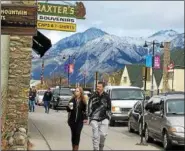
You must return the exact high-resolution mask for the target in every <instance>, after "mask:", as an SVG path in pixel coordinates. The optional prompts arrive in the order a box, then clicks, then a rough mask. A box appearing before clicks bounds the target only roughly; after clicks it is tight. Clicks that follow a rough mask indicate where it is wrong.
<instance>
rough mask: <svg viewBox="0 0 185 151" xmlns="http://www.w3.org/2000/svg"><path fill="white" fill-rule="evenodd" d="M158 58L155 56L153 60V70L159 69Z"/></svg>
mask: <svg viewBox="0 0 185 151" xmlns="http://www.w3.org/2000/svg"><path fill="white" fill-rule="evenodd" d="M160 67H161V66H160V56H159V55H156V56H155V58H154V68H155V69H160Z"/></svg>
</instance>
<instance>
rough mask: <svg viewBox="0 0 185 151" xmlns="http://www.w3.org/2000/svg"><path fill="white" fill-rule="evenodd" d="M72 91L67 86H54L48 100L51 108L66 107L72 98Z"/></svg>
mask: <svg viewBox="0 0 185 151" xmlns="http://www.w3.org/2000/svg"><path fill="white" fill-rule="evenodd" d="M72 95H73V93H72V91H71V90H70V89H69V88H56V89H55V90H53V98H52V100H51V102H50V107H51V108H52V109H58V108H62V107H66V106H67V105H68V103H69V100H70V99H71V98H72Z"/></svg>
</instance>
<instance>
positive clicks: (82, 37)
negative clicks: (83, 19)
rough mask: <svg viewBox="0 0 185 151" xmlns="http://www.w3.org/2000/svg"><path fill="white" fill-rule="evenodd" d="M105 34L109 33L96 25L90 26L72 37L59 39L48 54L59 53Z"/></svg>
mask: <svg viewBox="0 0 185 151" xmlns="http://www.w3.org/2000/svg"><path fill="white" fill-rule="evenodd" d="M105 34H107V33H106V32H104V31H102V30H100V29H97V28H94V27H93V28H89V29H88V30H86V31H85V32H83V33H76V34H74V35H72V36H70V37H66V38H64V39H62V40H60V41H58V42H57V43H56V44H55V45H54V46H53V47H52V48H51V49H50V50H49V51H48V52H47V53H46V54H57V53H58V52H60V51H62V50H64V49H67V48H75V47H78V46H82V45H83V44H85V43H87V42H88V41H91V40H93V39H96V38H98V37H101V36H103V35H105Z"/></svg>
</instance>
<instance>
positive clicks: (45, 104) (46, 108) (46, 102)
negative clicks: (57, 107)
mask: <svg viewBox="0 0 185 151" xmlns="http://www.w3.org/2000/svg"><path fill="white" fill-rule="evenodd" d="M44 107H45V113H49V101H44Z"/></svg>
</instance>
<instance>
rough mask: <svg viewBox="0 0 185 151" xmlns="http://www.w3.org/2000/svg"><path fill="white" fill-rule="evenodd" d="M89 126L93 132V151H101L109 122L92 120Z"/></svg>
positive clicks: (106, 120)
mask: <svg viewBox="0 0 185 151" xmlns="http://www.w3.org/2000/svg"><path fill="white" fill-rule="evenodd" d="M90 125H91V126H92V132H93V138H92V140H93V148H94V150H103V147H104V143H105V138H106V136H107V134H108V133H107V132H108V126H109V120H108V119H105V120H103V121H101V122H98V121H95V120H92V121H91V123H90Z"/></svg>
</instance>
